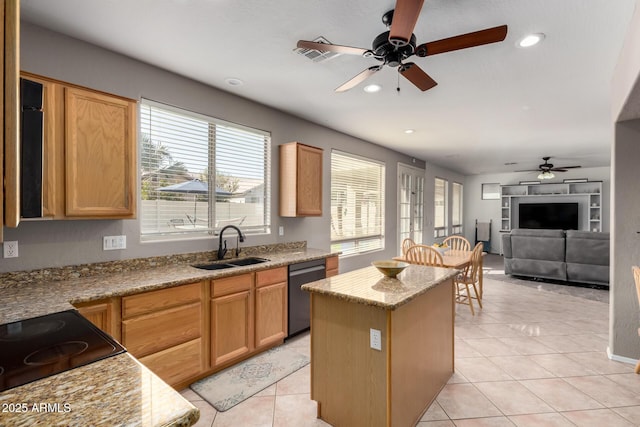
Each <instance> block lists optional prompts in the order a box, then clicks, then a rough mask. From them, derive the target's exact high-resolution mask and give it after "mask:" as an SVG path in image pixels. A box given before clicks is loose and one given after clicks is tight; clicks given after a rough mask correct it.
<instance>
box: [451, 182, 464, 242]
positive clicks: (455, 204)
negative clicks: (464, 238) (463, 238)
mask: <svg viewBox="0 0 640 427" xmlns="http://www.w3.org/2000/svg"><path fill="white" fill-rule="evenodd" d="M462 190H463V187H462V184H460V183H457V182H454V183H453V184H451V232H452V233H453V234H462Z"/></svg>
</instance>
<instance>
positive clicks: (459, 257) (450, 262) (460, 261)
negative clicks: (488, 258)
mask: <svg viewBox="0 0 640 427" xmlns="http://www.w3.org/2000/svg"><path fill="white" fill-rule="evenodd" d="M472 253H473V251H462V250H452V249H450V250H448V251H446V252H444V253H440V255H442V264H443V265H444V266H445V267H446V268H455V269H457V270H464V269H465V268H466V267H467V266H468V265H469V264H471V254H472ZM486 254H487V253H486V252H482V257H480V271H479V272H478V287H479V289H478V293H479V294H480V295H479V296H480V299H482V289H483V288H482V279H483V277H482V276H483V272H482V260H483V258H484V256H485V255H486ZM393 259H394V260H395V261H403V262H406V263H409V264H411V261H409V260H408V259H407V258H406V257H405V256H404V255H401V256H396V257H393Z"/></svg>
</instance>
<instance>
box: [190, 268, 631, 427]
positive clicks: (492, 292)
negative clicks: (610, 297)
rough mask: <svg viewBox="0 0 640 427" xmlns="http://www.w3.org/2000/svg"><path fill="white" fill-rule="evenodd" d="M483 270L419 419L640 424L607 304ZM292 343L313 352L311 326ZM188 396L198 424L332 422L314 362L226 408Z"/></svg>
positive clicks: (436, 425) (435, 425)
mask: <svg viewBox="0 0 640 427" xmlns="http://www.w3.org/2000/svg"><path fill="white" fill-rule="evenodd" d="M485 277H487V279H486V280H485V294H484V300H483V302H484V309H483V310H481V311H480V312H479V313H478V314H476V316H471V313H470V312H469V308H468V307H467V306H458V307H457V316H456V338H455V349H456V350H455V351H456V372H455V374H454V375H453V377H452V378H451V380H450V381H449V383H448V384H447V385H446V386H445V387H444V389H443V390H442V392H441V393H440V394H439V396H438V398H437V399H436V401H435V402H434V403H433V404H432V405H431V407H430V408H429V410H428V411H427V412H426V413H425V415H424V416H423V417H422V420H421V421H420V422H419V423H418V426H419V427H440V426H458V427H471V426H497V427H500V426H519V427H529V426H532V427H533V426H545V427H546V426H551V427H553V426H585V427H588V426H598V427H601V426H608V427H612V426H634V425H635V426H638V425H640V375H635V374H634V373H633V368H634V366H633V365H629V364H623V363H619V362H614V361H611V360H609V359H608V358H607V355H606V348H607V336H608V309H609V307H608V304H607V303H603V302H599V301H594V300H591V299H585V298H580V297H576V296H572V295H566V294H564V292H565V290H561V291H560V292H552V291H549V286H561V285H547V284H545V286H544V287H540V288H536V287H535V286H519V285H514V284H512V283H508V282H505V281H502V280H500V281H498V280H491V279H490V277H491V275H490V274H487V275H486V276H485ZM588 292H593V291H592V290H589V291H588ZM599 292H606V291H599ZM572 293H574V294H579V293H580V291H579V290H575V292H573V291H572ZM605 299H606V298H605ZM291 344H292V345H296V346H300V347H302V348H306V349H307V350H308V347H309V336H308V334H307V335H304V336H302V337H299V338H297V339H296V340H295V341H293V342H291ZM183 396H184V397H185V398H187V399H189V400H190V401H191V402H192V403H193V404H194V405H196V406H197V407H198V408H200V411H201V416H200V421H199V422H198V424H197V427H210V426H215V427H218V426H234V427H244V426H274V427H275V426H277V427H304V426H327V425H328V424H326V423H324V422H322V421H321V420H318V419H316V418H315V415H316V404H315V402H313V401H311V400H310V398H309V366H307V367H305V368H303V369H301V370H299V371H297V372H296V373H294V374H292V375H290V376H289V377H287V378H284V379H283V380H281V381H279V382H278V383H277V384H274V385H273V386H271V387H269V388H268V389H266V390H264V391H263V392H261V393H259V394H257V395H256V396H254V397H251V398H249V399H248V400H246V401H245V402H243V403H241V404H239V405H237V406H236V407H234V408H232V409H231V410H229V411H227V412H221V413H216V411H215V409H213V408H212V407H211V406H209V405H208V404H207V403H206V402H205V401H203V400H202V399H201V398H200V397H199V396H197V395H196V394H195V393H193V392H191V391H189V390H188V389H187V390H186V391H183ZM398 427H402V426H398Z"/></svg>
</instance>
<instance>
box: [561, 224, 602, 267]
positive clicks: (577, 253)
mask: <svg viewBox="0 0 640 427" xmlns="http://www.w3.org/2000/svg"><path fill="white" fill-rule="evenodd" d="M566 261H567V263H575V264H589V265H603V266H605V265H606V266H608V265H609V233H594V232H592V231H575V230H569V231H567V254H566Z"/></svg>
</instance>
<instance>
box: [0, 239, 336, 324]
mask: <svg viewBox="0 0 640 427" xmlns="http://www.w3.org/2000/svg"><path fill="white" fill-rule="evenodd" d="M253 255H256V256H263V257H265V258H267V259H269V261H267V262H264V263H262V264H254V265H249V266H245V267H235V268H229V269H224V270H203V269H199V268H195V267H192V266H191V264H188V263H187V264H172V265H164V266H160V267H155V268H144V269H140V270H131V271H124V272H120V273H108V274H104V275H95V276H91V277H81V278H77V279H69V280H61V281H49V280H47V279H41V280H39V281H34V282H30V283H26V284H22V285H18V284H12V285H4V284H0V297H1V299H2V302H3V307H2V311H0V324H4V323H10V322H16V321H19V320H23V319H29V318H32V317H36V316H42V315H45V314H49V313H55V312H58V311H64V310H70V309H73V308H74V307H73V304H76V303H81V302H88V301H97V300H100V299H105V298H111V297H118V296H125V295H132V294H136V293H140V292H146V291H151V290H156V289H162V288H168V287H172V286H178V285H184V284H187V283H194V282H199V281H201V280H209V279H216V278H222V277H227V276H235V275H238V274H242V273H247V272H252V271H257V270H264V269H268V268H276V267H282V266H285V265H289V264H292V263H296V262H303V261H310V260H313V259H320V258H326V257H327V256H330V255H332V254H330V253H328V252H327V251H323V250H319V249H311V248H306V247H304V248H295V249H290V250H283V251H279V252H270V253H267V254H260V253H258V254H253ZM203 261H204V260H200V261H199V262H197V263H202V262H203ZM227 261H228V260H227Z"/></svg>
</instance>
